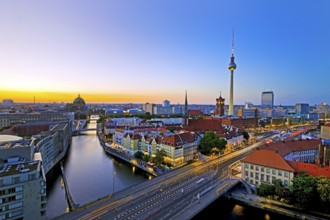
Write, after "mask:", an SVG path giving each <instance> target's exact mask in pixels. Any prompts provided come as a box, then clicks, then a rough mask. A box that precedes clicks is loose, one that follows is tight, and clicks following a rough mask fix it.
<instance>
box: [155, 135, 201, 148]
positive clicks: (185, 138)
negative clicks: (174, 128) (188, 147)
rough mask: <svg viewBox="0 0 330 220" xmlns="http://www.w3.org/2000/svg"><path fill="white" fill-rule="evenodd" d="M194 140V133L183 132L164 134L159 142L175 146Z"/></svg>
mask: <svg viewBox="0 0 330 220" xmlns="http://www.w3.org/2000/svg"><path fill="white" fill-rule="evenodd" d="M194 141H195V134H192V133H189V132H185V133H180V134H174V135H170V136H164V137H163V138H162V141H161V143H163V144H166V145H170V146H173V147H175V146H178V145H183V144H185V143H191V142H194Z"/></svg>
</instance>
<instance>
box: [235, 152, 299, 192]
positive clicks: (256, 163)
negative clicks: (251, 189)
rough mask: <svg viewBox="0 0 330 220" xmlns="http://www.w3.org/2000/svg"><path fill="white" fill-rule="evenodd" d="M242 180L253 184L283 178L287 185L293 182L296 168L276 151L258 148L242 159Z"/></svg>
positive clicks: (268, 182) (256, 184) (270, 182)
mask: <svg viewBox="0 0 330 220" xmlns="http://www.w3.org/2000/svg"><path fill="white" fill-rule="evenodd" d="M241 167H242V180H245V181H246V182H248V183H249V184H251V185H253V186H258V185H260V184H261V183H266V184H272V183H273V181H274V180H276V179H277V180H281V181H282V183H283V185H284V186H285V187H289V186H290V185H291V184H292V180H293V177H294V172H295V170H294V169H293V168H292V167H291V166H290V165H289V163H288V162H287V161H286V160H285V159H284V158H283V157H282V156H281V155H280V154H279V153H277V152H276V151H273V150H268V149H260V150H256V151H254V152H253V153H251V154H249V155H248V156H247V157H245V158H244V159H242V160H241Z"/></svg>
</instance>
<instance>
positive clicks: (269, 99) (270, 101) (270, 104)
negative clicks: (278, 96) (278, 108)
mask: <svg viewBox="0 0 330 220" xmlns="http://www.w3.org/2000/svg"><path fill="white" fill-rule="evenodd" d="M261 108H263V109H265V108H269V109H273V108H274V92H273V91H265V92H262V94H261Z"/></svg>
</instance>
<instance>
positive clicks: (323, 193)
mask: <svg viewBox="0 0 330 220" xmlns="http://www.w3.org/2000/svg"><path fill="white" fill-rule="evenodd" d="M316 182H317V183H316V190H317V192H318V194H319V197H320V202H321V205H322V207H323V208H324V209H325V211H329V210H330V179H329V178H327V177H324V176H321V177H318V178H317V179H316Z"/></svg>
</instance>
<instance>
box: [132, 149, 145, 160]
mask: <svg viewBox="0 0 330 220" xmlns="http://www.w3.org/2000/svg"><path fill="white" fill-rule="evenodd" d="M143 156H144V155H143V153H142V152H141V151H137V152H136V153H135V154H134V157H135V158H137V159H142V158H143Z"/></svg>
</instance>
